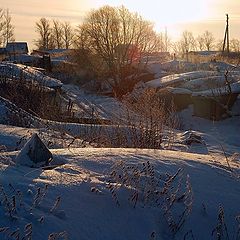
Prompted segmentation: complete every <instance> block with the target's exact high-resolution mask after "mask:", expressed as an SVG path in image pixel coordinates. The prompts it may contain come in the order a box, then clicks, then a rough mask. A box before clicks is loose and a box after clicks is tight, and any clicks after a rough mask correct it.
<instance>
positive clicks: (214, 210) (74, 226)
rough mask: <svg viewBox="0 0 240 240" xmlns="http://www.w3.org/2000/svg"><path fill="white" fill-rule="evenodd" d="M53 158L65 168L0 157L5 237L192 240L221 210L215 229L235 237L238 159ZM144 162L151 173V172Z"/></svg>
mask: <svg viewBox="0 0 240 240" xmlns="http://www.w3.org/2000/svg"><path fill="white" fill-rule="evenodd" d="M52 153H53V154H54V158H55V159H56V160H58V159H60V160H61V162H65V164H63V165H60V166H57V167H55V168H54V169H46V170H43V169H35V170H34V169H31V168H27V167H23V166H15V165H14V163H11V161H14V157H15V156H16V154H17V152H10V153H4V154H2V156H1V172H0V181H1V185H2V190H1V202H2V204H1V206H0V212H1V215H2V217H1V219H0V224H1V227H10V229H9V230H6V231H5V232H6V234H9V233H11V232H13V231H15V230H16V229H17V228H19V229H20V232H21V236H23V234H24V226H25V225H26V224H29V223H31V224H32V232H33V239H38V240H42V239H47V236H48V235H49V234H50V233H52V232H65V231H66V234H67V235H68V238H69V239H73V240H78V239H86V240H87V239H104V240H107V239H109V240H110V239H116V240H117V239H119V240H122V239H129V240H130V239H139V240H140V239H143V240H145V239H173V238H174V237H173V236H174V235H175V238H174V239H183V238H184V236H185V235H186V234H187V232H189V231H191V233H192V234H193V236H194V238H195V239H212V231H213V230H214V228H216V227H217V226H218V224H219V220H218V217H219V216H218V215H219V207H220V206H222V208H223V209H224V216H225V217H224V222H223V223H222V226H221V227H222V228H223V229H224V224H225V223H226V225H227V229H228V234H229V236H233V234H235V233H236V232H237V227H238V226H237V222H236V220H235V217H236V216H237V215H238V214H239V210H240V208H239V200H240V196H239V191H240V184H239V179H238V176H239V169H238V167H239V163H236V162H235V161H237V160H235V161H234V159H233V160H232V161H231V160H230V164H231V168H229V167H228V165H227V163H226V160H225V158H223V157H217V158H214V157H213V156H211V155H200V154H192V153H191V154H190V153H181V154H179V152H176V151H163V150H139V149H93V148H91V149H89V148H87V149H69V150H68V149H58V150H52ZM144 164H145V165H146V166H148V165H149V166H150V168H151V167H152V168H153V169H154V170H153V172H154V173H153V175H151V174H150V173H148V171H147V170H144ZM131 166H132V167H133V168H134V169H135V171H133V170H131ZM127 168H128V170H127ZM138 170H139V171H140V170H142V172H138ZM114 171H116V172H117V174H119V175H120V174H124V175H122V178H123V179H124V178H126V181H129V182H126V183H125V182H124V181H122V179H121V177H120V176H117V177H116V176H115V174H114ZM134 173H135V175H134ZM176 173H177V174H176ZM138 174H139V176H138ZM175 174H176V175H175ZM114 176H115V177H114ZM171 176H172V178H173V179H171ZM138 177H140V179H141V181H140V182H138V179H139V178H138ZM148 178H150V179H148ZM170 179H171V180H170ZM117 183H118V184H117ZM151 183H152V184H151ZM116 184H117V185H116ZM46 186H47V187H46ZM111 189H113V190H112V193H111ZM155 195H156V196H155ZM4 196H6V197H7V198H8V201H9V202H10V203H11V201H12V198H13V196H15V198H16V199H15V201H16V203H15V209H14V210H12V211H10V210H8V208H7V207H6V201H7V200H5V202H4ZM20 196H21V197H20ZM134 196H135V197H136V196H138V199H137V200H136V199H135V198H134ZM20 199H21V200H20ZM135 200H136V202H135ZM220 209H221V208H220ZM184 211H185V214H183V213H184ZM10 214H11V216H10ZM182 214H183V216H184V217H183V220H184V221H183V225H182V227H180V229H179V230H176V229H175V228H174V226H173V225H171V222H172V223H173V222H174V223H175V224H177V223H178V221H181V215H182ZM174 229H175V230H174ZM174 231H177V232H176V233H174ZM5 232H1V233H0V234H1V236H2V238H1V239H4V238H3V236H4V235H5ZM215 234H217V233H216V232H214V235H215ZM225 234H226V233H225ZM188 235H190V233H188ZM235 236H236V235H235ZM151 237H152V238H151ZM60 239H64V238H60ZM190 239H191V238H190Z"/></svg>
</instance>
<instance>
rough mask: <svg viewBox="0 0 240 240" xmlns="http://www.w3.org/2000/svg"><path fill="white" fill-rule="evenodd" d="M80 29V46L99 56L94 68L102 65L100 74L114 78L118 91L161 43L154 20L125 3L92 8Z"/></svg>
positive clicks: (113, 84)
mask: <svg viewBox="0 0 240 240" xmlns="http://www.w3.org/2000/svg"><path fill="white" fill-rule="evenodd" d="M79 30H80V31H79V32H80V33H81V35H80V36H79V37H78V41H80V42H79V43H78V46H80V47H84V48H85V50H86V51H88V52H90V53H91V54H92V55H95V56H97V58H98V61H96V63H97V65H96V66H95V69H93V70H96V69H98V73H100V74H102V76H100V77H102V78H105V79H111V81H109V83H110V84H111V85H112V88H113V90H114V92H115V93H116V94H117V92H119V91H121V89H120V88H121V87H123V85H124V84H123V82H124V83H125V84H126V81H125V80H126V78H128V77H129V75H130V74H131V75H134V74H136V73H137V72H138V71H139V69H140V65H142V62H143V59H147V57H148V55H149V54H150V53H151V52H154V51H156V50H157V47H158V46H157V45H158V43H159V41H158V40H159V39H158V37H157V34H156V33H155V31H154V29H153V24H152V23H151V22H148V21H146V20H144V19H143V18H142V17H141V16H139V15H138V14H136V13H132V12H130V11H129V10H128V9H126V8H125V7H123V6H121V7H110V6H104V7H102V8H100V9H98V10H93V11H91V12H90V13H89V15H88V16H87V17H86V19H85V21H84V23H83V24H82V25H80V26H79ZM86 39H87V40H88V41H87V42H84V43H83V42H82V43H81V41H82V40H84V41H85V40H86ZM93 65H94V64H93ZM133 69H134V70H133Z"/></svg>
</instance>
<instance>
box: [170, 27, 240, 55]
mask: <svg viewBox="0 0 240 240" xmlns="http://www.w3.org/2000/svg"><path fill="white" fill-rule="evenodd" d="M222 47H223V40H220V41H219V40H216V38H215V37H214V35H213V33H211V32H209V31H205V32H204V33H203V34H201V35H198V36H197V37H194V35H193V33H192V32H189V31H184V32H183V33H182V35H181V38H180V40H179V41H177V42H172V44H171V48H172V50H173V51H174V52H179V53H186V52H190V51H211V50H216V51H222ZM230 50H231V51H233V52H240V40H239V39H236V38H233V39H231V40H230Z"/></svg>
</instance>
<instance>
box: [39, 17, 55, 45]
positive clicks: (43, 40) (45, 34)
mask: <svg viewBox="0 0 240 240" xmlns="http://www.w3.org/2000/svg"><path fill="white" fill-rule="evenodd" d="M36 32H37V33H38V34H39V38H38V39H37V40H35V45H36V46H37V47H38V48H39V49H42V50H46V49H49V47H50V45H51V42H52V37H51V35H52V29H51V25H50V21H49V20H48V19H46V18H41V19H40V20H39V21H38V22H36Z"/></svg>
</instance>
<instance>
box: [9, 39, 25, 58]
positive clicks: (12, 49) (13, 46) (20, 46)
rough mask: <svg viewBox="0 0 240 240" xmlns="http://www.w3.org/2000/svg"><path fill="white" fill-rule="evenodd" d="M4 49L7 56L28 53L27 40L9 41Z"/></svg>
mask: <svg viewBox="0 0 240 240" xmlns="http://www.w3.org/2000/svg"><path fill="white" fill-rule="evenodd" d="M6 51H7V55H8V56H17V55H21V54H28V44H27V42H9V43H7V46H6Z"/></svg>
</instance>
